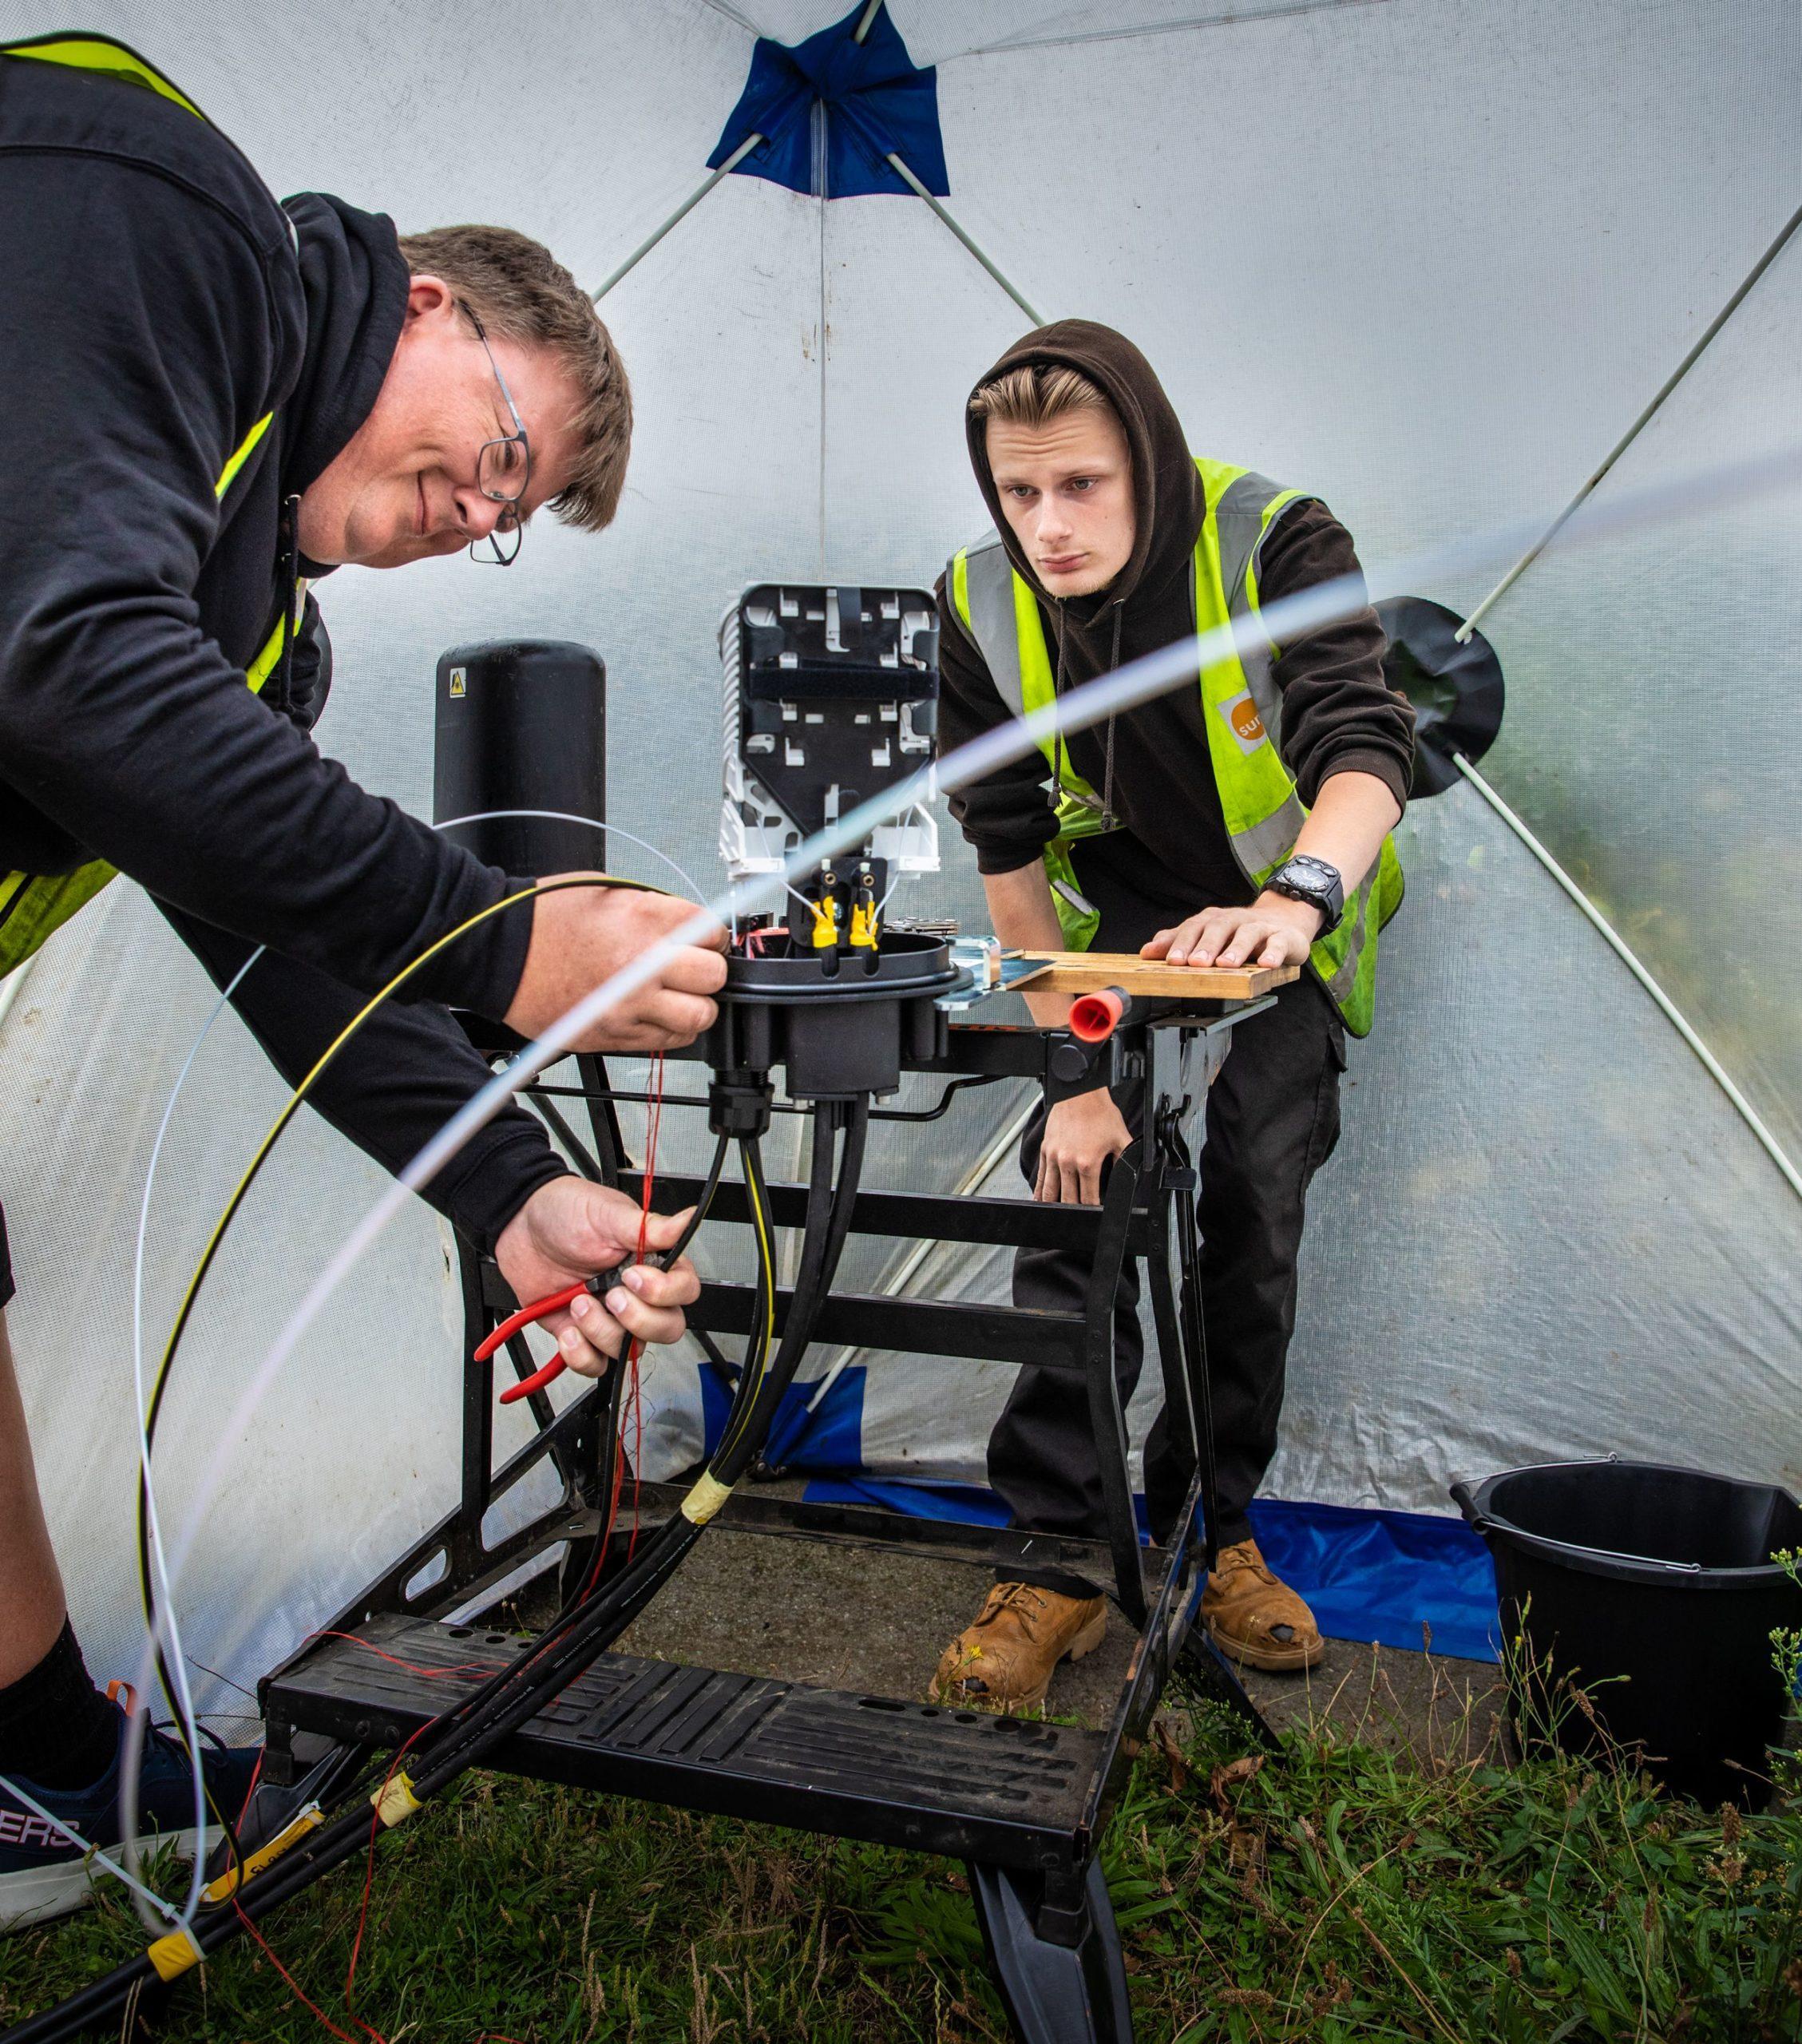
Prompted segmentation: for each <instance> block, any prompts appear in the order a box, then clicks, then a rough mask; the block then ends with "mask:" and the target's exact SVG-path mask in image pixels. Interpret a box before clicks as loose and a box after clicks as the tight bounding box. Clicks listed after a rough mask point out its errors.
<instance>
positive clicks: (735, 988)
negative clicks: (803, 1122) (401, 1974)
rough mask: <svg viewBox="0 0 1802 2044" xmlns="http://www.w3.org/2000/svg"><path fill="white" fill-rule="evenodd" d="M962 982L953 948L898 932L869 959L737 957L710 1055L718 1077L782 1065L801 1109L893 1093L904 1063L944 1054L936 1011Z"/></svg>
mask: <svg viewBox="0 0 1802 2044" xmlns="http://www.w3.org/2000/svg"><path fill="white" fill-rule="evenodd" d="M963 979H964V975H963V973H962V972H961V971H960V969H959V968H958V967H957V966H956V965H953V964H952V958H951V947H950V946H949V945H948V944H945V943H943V942H941V941H940V940H939V939H938V938H937V937H921V936H917V935H915V934H914V933H912V932H904V931H898V930H897V931H896V932H894V933H887V932H885V933H884V935H883V937H882V940H881V948H880V949H879V950H877V951H874V952H871V953H865V954H859V953H856V952H850V953H841V952H830V951H829V952H824V953H822V952H818V951H802V952H798V953H796V954H795V955H794V957H782V958H747V957H744V956H743V955H742V954H740V955H738V956H735V957H731V958H729V959H728V960H727V964H726V984H725V985H724V987H723V988H721V990H720V993H719V1019H718V1020H716V1021H715V1024H714V1025H713V1027H712V1028H711V1029H710V1030H709V1031H708V1032H707V1034H706V1035H705V1036H703V1038H702V1039H701V1052H702V1055H703V1056H704V1057H705V1058H706V1060H707V1063H708V1064H711V1065H712V1066H713V1068H715V1071H723V1072H768V1070H769V1069H770V1067H771V1066H772V1065H775V1064H779V1065H782V1066H783V1067H784V1068H786V1072H787V1075H788V1091H789V1092H790V1095H791V1096H792V1097H794V1099H813V1100H822V1099H828V1100H830V1099H852V1098H853V1097H855V1095H857V1094H859V1093H877V1094H881V1093H892V1092H893V1091H894V1090H895V1088H896V1087H897V1086H899V1085H900V1083H901V1064H902V1062H903V1060H905V1059H930V1058H933V1057H937V1056H942V1055H943V1054H944V1051H945V1040H946V1039H945V1028H946V1024H945V1016H944V1015H943V1014H942V1013H941V1012H940V1011H939V1009H938V1008H937V1007H936V1006H935V1005H934V1004H935V1002H936V1001H937V999H938V996H940V995H941V994H945V993H949V992H950V991H951V990H952V988H954V987H956V986H958V985H960V984H962V982H963Z"/></svg>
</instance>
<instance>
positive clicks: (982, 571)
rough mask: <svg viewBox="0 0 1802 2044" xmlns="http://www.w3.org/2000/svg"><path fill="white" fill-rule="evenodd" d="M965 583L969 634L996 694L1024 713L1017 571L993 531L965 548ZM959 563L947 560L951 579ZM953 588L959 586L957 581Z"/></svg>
mask: <svg viewBox="0 0 1802 2044" xmlns="http://www.w3.org/2000/svg"><path fill="white" fill-rule="evenodd" d="M955 572H956V562H955V561H951V562H948V563H947V564H946V568H945V573H946V576H948V577H950V576H953V575H954V574H955ZM964 576H965V586H966V588H967V590H968V595H969V600H970V632H971V634H972V636H973V637H974V639H975V640H976V651H977V652H979V653H980V654H981V656H982V658H983V664H984V666H985V667H987V668H988V678H989V679H990V680H991V681H992V682H993V683H994V684H995V690H996V694H997V695H999V696H1000V699H1001V700H1002V701H1003V702H1004V703H1006V705H1007V706H1008V710H1009V711H1011V712H1012V715H1015V716H1016V717H1024V715H1026V686H1025V683H1024V682H1023V681H1022V680H1021V679H1020V632H1019V628H1018V627H1017V625H1016V623H1015V620H1014V569H1013V563H1012V561H1009V560H1008V550H1007V549H1006V548H1005V547H1004V546H1003V545H1002V544H1001V542H1000V540H999V539H998V538H996V537H995V536H994V535H993V534H991V535H990V537H988V539H986V540H984V541H982V542H981V544H980V545H976V546H972V547H970V548H968V549H966V551H965V555H964ZM952 587H953V588H955V587H956V583H955V581H953V582H952Z"/></svg>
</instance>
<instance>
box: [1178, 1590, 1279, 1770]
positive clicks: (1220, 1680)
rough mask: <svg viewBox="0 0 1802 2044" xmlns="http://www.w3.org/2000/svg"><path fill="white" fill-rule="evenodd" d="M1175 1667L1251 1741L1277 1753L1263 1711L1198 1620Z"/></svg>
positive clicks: (1274, 1741)
mask: <svg viewBox="0 0 1802 2044" xmlns="http://www.w3.org/2000/svg"><path fill="white" fill-rule="evenodd" d="M1176 1665H1177V1666H1178V1668H1179V1669H1180V1670H1182V1673H1183V1674H1185V1675H1186V1676H1187V1677H1188V1678H1189V1679H1190V1682H1193V1683H1194V1685H1195V1686H1196V1688H1197V1689H1199V1690H1200V1691H1201V1692H1202V1694H1203V1695H1204V1696H1206V1697H1209V1698H1210V1699H1211V1700H1212V1701H1214V1702H1215V1703H1218V1704H1223V1705H1225V1706H1226V1709H1229V1710H1230V1711H1231V1712H1232V1713H1233V1714H1234V1717H1238V1719H1239V1720H1240V1721H1241V1722H1242V1724H1243V1725H1244V1726H1245V1728H1246V1730H1247V1731H1248V1732H1249V1733H1250V1734H1251V1736H1252V1738H1253V1741H1255V1742H1256V1743H1257V1745H1260V1746H1261V1747H1262V1748H1263V1749H1264V1750H1265V1753H1281V1751H1282V1741H1281V1740H1280V1739H1279V1738H1278V1737H1277V1735H1276V1733H1274V1732H1273V1730H1272V1729H1270V1725H1269V1721H1268V1720H1267V1719H1266V1718H1265V1715H1264V1713H1263V1712H1262V1711H1261V1710H1260V1709H1258V1707H1257V1705H1256V1704H1255V1703H1253V1701H1252V1700H1251V1698H1250V1697H1249V1696H1248V1695H1247V1694H1246V1686H1245V1684H1244V1683H1243V1682H1241V1681H1240V1680H1239V1671H1238V1669H1236V1668H1235V1667H1234V1666H1233V1664H1232V1662H1230V1661H1229V1660H1228V1659H1227V1658H1226V1655H1225V1654H1222V1652H1221V1650H1220V1649H1219V1646H1218V1645H1217V1644H1216V1642H1214V1639H1213V1638H1212V1637H1211V1636H1210V1634H1209V1632H1208V1629H1207V1627H1206V1626H1204V1625H1203V1624H1202V1622H1201V1620H1200V1619H1199V1618H1197V1619H1196V1621H1195V1622H1194V1625H1193V1626H1191V1627H1190V1630H1189V1633H1188V1635H1187V1637H1186V1638H1185V1639H1184V1640H1183V1642H1182V1646H1181V1648H1180V1649H1179V1650H1178V1654H1177V1658H1176Z"/></svg>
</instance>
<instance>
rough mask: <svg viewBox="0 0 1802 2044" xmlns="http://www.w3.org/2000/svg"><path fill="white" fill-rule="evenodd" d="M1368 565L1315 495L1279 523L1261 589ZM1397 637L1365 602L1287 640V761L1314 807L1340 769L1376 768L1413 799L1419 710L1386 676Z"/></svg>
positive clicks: (1272, 592) (1270, 595)
mask: <svg viewBox="0 0 1802 2044" xmlns="http://www.w3.org/2000/svg"><path fill="white" fill-rule="evenodd" d="M1363 572H1364V570H1363V568H1361V567H1360V565H1359V562H1358V557H1357V553H1356V549H1355V548H1354V547H1353V546H1352V536H1351V534H1350V533H1348V532H1347V531H1346V529H1345V527H1344V526H1343V525H1341V524H1340V522H1339V521H1338V520H1337V518H1335V517H1333V513H1331V512H1330V511H1329V510H1328V509H1327V508H1326V506H1325V505H1324V504H1321V503H1320V502H1318V501H1317V500H1315V499H1313V498H1309V499H1305V500H1304V501H1302V502H1301V503H1298V504H1297V505H1294V506H1293V509H1290V510H1289V511H1288V512H1286V513H1285V514H1284V515H1283V516H1282V517H1280V518H1279V519H1278V520H1277V522H1276V523H1275V524H1274V525H1273V526H1272V527H1271V528H1270V530H1269V533H1268V534H1267V535H1266V537H1265V541H1264V549H1263V552H1262V554H1261V557H1260V558H1259V561H1258V568H1257V582H1258V593H1259V597H1260V600H1261V602H1263V603H1265V604H1273V603H1275V602H1277V600H1279V599H1280V598H1281V597H1284V596H1293V595H1295V594H1296V593H1297V591H1298V590H1301V589H1309V588H1314V587H1315V586H1316V585H1317V584H1319V583H1321V582H1329V581H1331V580H1333V579H1334V578H1335V577H1336V576H1341V575H1356V576H1360V577H1361V576H1362V575H1363ZM1386 644H1387V642H1386V641H1385V640H1384V636H1383V628H1382V626H1381V625H1380V624H1378V623H1377V621H1376V612H1375V611H1373V610H1368V609H1365V610H1360V611H1359V612H1356V614H1355V615H1354V616H1351V617H1349V618H1346V619H1344V620H1342V621H1341V622H1340V623H1339V624H1333V625H1329V626H1328V627H1327V628H1325V630H1323V631H1319V632H1309V633H1307V634H1306V635H1305V636H1303V637H1301V638H1300V639H1297V640H1293V641H1292V642H1291V643H1290V644H1288V645H1286V646H1285V647H1283V648H1282V649H1281V652H1279V653H1278V654H1277V660H1276V665H1275V669H1274V672H1275V677H1276V682H1277V687H1279V688H1280V689H1281V691H1282V698H1283V733H1282V754H1283V760H1284V763H1285V765H1286V766H1287V767H1288V768H1289V772H1290V773H1291V774H1293V776H1294V778H1295V783H1296V787H1297V790H1298V791H1299V793H1300V794H1301V799H1302V800H1303V802H1306V803H1307V804H1308V805H1309V806H1310V807H1312V806H1313V803H1314V802H1316V800H1317V798H1319V794H1320V791H1321V785H1322V783H1323V782H1325V781H1327V780H1328V779H1329V778H1331V777H1332V776H1333V774H1375V775H1376V778H1377V779H1378V780H1380V781H1381V782H1383V783H1384V786H1386V787H1388V790H1389V792H1390V793H1391V794H1392V795H1393V796H1394V797H1395V798H1396V801H1397V802H1399V803H1400V804H1401V805H1402V806H1403V807H1404V808H1406V806H1408V784H1409V782H1410V780H1411V778H1412V775H1413V771H1414V712H1413V710H1412V708H1411V707H1409V704H1408V699H1407V697H1406V696H1404V695H1398V694H1397V693H1396V691H1395V690H1393V689H1392V688H1391V687H1389V685H1388V682H1387V681H1386V680H1385V679H1384V675H1383V655H1384V650H1385V647H1386Z"/></svg>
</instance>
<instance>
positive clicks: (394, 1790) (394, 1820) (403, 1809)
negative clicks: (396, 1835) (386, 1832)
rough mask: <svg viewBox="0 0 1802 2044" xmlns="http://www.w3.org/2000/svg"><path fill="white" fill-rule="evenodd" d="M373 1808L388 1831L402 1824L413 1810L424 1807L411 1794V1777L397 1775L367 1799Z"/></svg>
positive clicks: (408, 1775)
mask: <svg viewBox="0 0 1802 2044" xmlns="http://www.w3.org/2000/svg"><path fill="white" fill-rule="evenodd" d="M369 1800H370V1802H371V1803H373V1804H374V1806H375V1814H376V1815H377V1816H378V1817H380V1818H381V1820H382V1822H383V1823H384V1824H386V1825H387V1826H388V1828H390V1830H392V1829H393V1828H394V1826H395V1825H396V1824H404V1823H405V1822H406V1820H407V1818H409V1817H410V1816H412V1815H413V1813H414V1811H415V1810H422V1809H424V1808H425V1807H426V1805H425V1804H423V1803H422V1802H421V1801H420V1800H419V1798H418V1796H416V1795H414V1792H413V1777H412V1776H411V1775H410V1774H397V1775H395V1776H394V1777H393V1779H392V1780H391V1781H387V1782H385V1783H384V1784H383V1785H382V1787H381V1788H379V1789H377V1790H376V1792H375V1793H374V1795H373V1796H370V1799H369Z"/></svg>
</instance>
